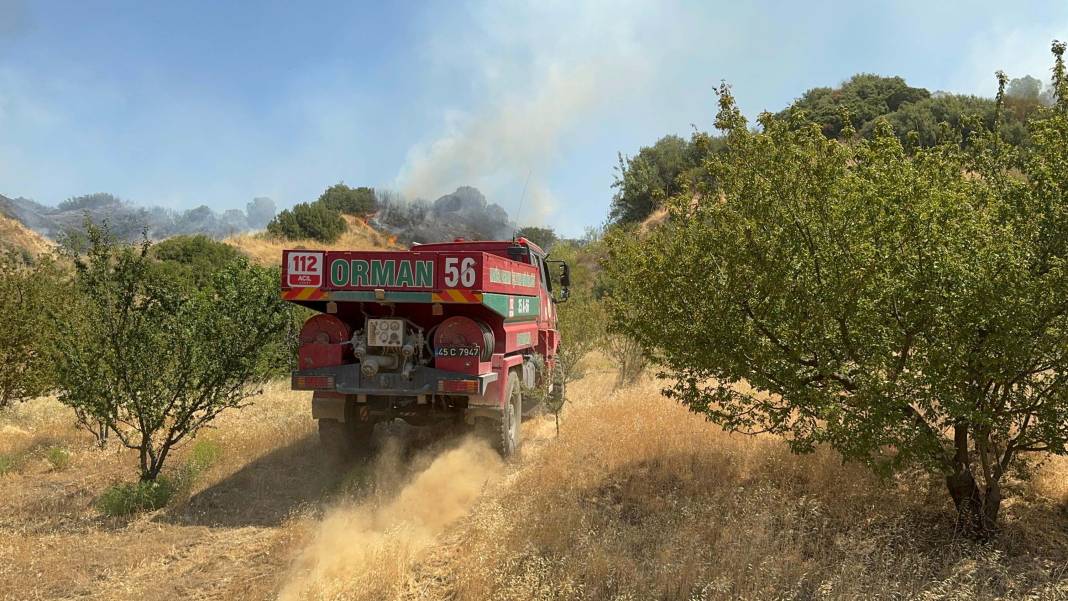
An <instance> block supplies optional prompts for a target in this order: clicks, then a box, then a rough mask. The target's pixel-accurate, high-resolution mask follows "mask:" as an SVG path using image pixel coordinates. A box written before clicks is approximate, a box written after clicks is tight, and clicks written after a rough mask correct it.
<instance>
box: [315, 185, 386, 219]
mask: <svg viewBox="0 0 1068 601" xmlns="http://www.w3.org/2000/svg"><path fill="white" fill-rule="evenodd" d="M317 204H321V205H323V206H324V207H326V208H328V209H330V210H333V211H338V212H340V213H347V214H349V215H356V216H357V217H366V216H368V215H373V214H374V212H375V211H376V210H377V209H378V201H377V200H376V199H375V189H374V188H350V187H348V186H346V185H345V184H335V185H333V186H330V187H329V188H327V189H326V191H325V192H323V193H322V195H320V196H319V200H318V202H317Z"/></svg>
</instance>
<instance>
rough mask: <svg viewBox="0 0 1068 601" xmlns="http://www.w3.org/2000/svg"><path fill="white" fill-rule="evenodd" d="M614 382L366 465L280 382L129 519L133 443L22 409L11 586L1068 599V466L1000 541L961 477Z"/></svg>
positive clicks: (1018, 506)
mask: <svg viewBox="0 0 1068 601" xmlns="http://www.w3.org/2000/svg"><path fill="white" fill-rule="evenodd" d="M613 377H614V375H613V374H611V373H608V372H594V373H592V374H591V375H589V376H588V377H586V378H585V379H584V380H582V381H580V382H578V383H577V384H575V385H573V386H572V388H571V396H572V398H573V402H572V403H571V404H570V405H569V406H568V407H567V409H566V411H565V414H564V417H563V420H562V422H561V426H562V428H561V433H560V435H559V436H556V433H555V428H554V425H553V422H552V421H551V420H550V419H549V418H546V417H541V418H537V419H535V420H533V421H529V422H526V423H524V425H523V430H524V438H525V443H524V444H525V447H524V453H523V457H522V458H521V459H520V460H518V461H516V462H509V463H507V464H506V463H502V462H501V461H500V460H499V459H498V458H497V457H496V455H495V454H494V453H492V452H491V451H490V450H489V449H488V448H486V447H485V446H484V445H483V444H482V443H481V442H476V441H474V440H472V439H467V438H462V437H461V438H449V437H441V436H436V435H434V434H433V433H427V432H422V431H418V430H413V429H409V428H406V427H403V426H400V425H398V426H391V427H390V431H389V432H385V433H384V434H385V436H383V437H382V449H381V450H380V452H379V453H378V455H377V456H376V458H375V459H374V460H373V461H372V462H370V463H368V464H366V465H362V466H356V467H352V468H348V469H335V468H331V467H330V466H329V463H328V462H327V461H326V460H325V458H324V457H323V456H322V455H321V454H320V451H319V449H318V446H317V444H316V441H315V438H314V436H313V429H314V428H313V426H314V423H313V421H312V420H311V418H310V415H309V410H308V399H307V393H293V392H289V391H288V390H286V386H285V384H284V383H280V384H277V385H273V386H271V387H269V388H268V389H267V391H266V393H265V394H264V395H263V396H261V397H258V398H257V400H256V402H255V403H254V404H253V405H252V406H251V407H249V408H247V409H245V410H243V411H241V412H233V413H230V414H224V417H223V418H222V419H221V420H220V421H219V422H218V424H217V428H215V429H213V430H210V431H207V432H205V433H204V434H202V435H201V436H200V437H199V438H198V441H199V442H194V443H190V444H187V445H186V446H185V447H183V449H182V451H181V453H180V454H179V456H178V457H176V458H175V459H174V461H173V463H172V468H173V470H181V469H182V467H183V466H185V465H188V463H189V461H190V457H192V456H193V455H194V454H196V453H197V450H196V449H197V448H198V446H199V447H201V448H210V449H213V450H214V451H213V453H211V455H217V458H215V460H214V461H213V462H212V463H211V464H210V465H207V466H206V467H205V468H204V469H203V470H201V472H200V473H199V475H198V476H197V478H196V479H195V480H194V481H193V482H192V483H191V484H190V485H188V486H187V487H186V489H185V490H183V492H182V493H180V495H179V497H178V498H177V499H176V500H175V501H174V502H172V503H171V505H169V506H168V507H166V508H164V509H161V510H158V511H155V512H151V513H147V514H142V515H139V516H135V517H128V518H114V517H107V516H105V515H103V514H102V513H101V512H100V511H99V510H98V509H97V507H96V503H95V501H96V499H97V498H98V497H99V495H100V494H101V493H102V491H103V490H104V489H106V488H107V487H108V486H109V484H111V483H113V482H116V481H119V480H123V479H129V478H130V477H131V476H132V475H133V474H134V473H135V463H136V462H135V457H134V456H133V454H132V453H131V452H128V451H121V450H118V449H105V450H100V449H97V448H95V447H94V446H93V445H92V444H91V438H90V437H89V436H88V435H87V434H84V433H82V432H80V431H78V430H76V429H75V428H74V427H73V416H72V415H71V414H70V413H69V411H68V410H66V409H65V408H63V407H62V406H60V405H59V404H58V403H56V402H55V401H54V400H50V399H38V400H35V401H32V402H30V403H27V404H24V405H21V406H18V407H16V408H15V409H13V410H11V411H9V412H7V413H5V414H3V415H0V472H3V475H0V599H4V600H29V599H273V598H280V599H283V600H298V599H470V600H475V599H618V600H623V599H687V600H688V599H737V598H741V599H861V598H871V599H912V598H916V599H1050V600H1052V599H1066V598H1068V462H1065V461H1063V460H1055V461H1049V462H1046V463H1044V464H1041V465H1037V466H1033V467H1034V469H1035V470H1036V474H1037V475H1036V478H1035V479H1034V481H1033V482H1032V483H1030V484H1023V483H1016V484H1014V486H1013V498H1012V500H1011V501H1010V502H1009V503H1008V506H1007V507H1006V508H1005V520H1004V525H1005V529H1004V533H1003V535H1002V536H1001V538H1000V539H999V540H998V541H997V542H995V543H993V544H990V545H986V546H979V545H975V544H973V543H969V542H967V541H964V540H960V539H958V538H956V537H955V536H954V534H953V527H952V526H953V520H952V512H951V507H950V506H949V503H948V502H947V500H946V498H945V496H944V493H943V491H942V488H941V485H940V483H939V482H936V481H932V480H930V479H928V478H926V477H923V476H921V475H918V474H909V475H905V476H902V477H899V478H895V479H893V480H889V481H880V480H878V479H876V478H875V477H873V476H871V475H869V474H868V473H866V472H865V471H864V470H863V469H861V468H859V467H857V466H853V465H843V464H842V463H841V462H840V461H839V459H838V458H837V457H836V456H835V455H834V454H833V453H831V452H818V453H816V454H814V455H810V456H803V457H796V456H793V455H790V454H789V453H788V452H787V450H786V449H785V447H784V445H783V444H782V443H781V442H780V441H778V440H775V439H774V438H771V437H763V438H752V437H743V436H737V435H735V436H731V435H727V434H724V433H723V432H721V431H719V430H718V429H717V428H716V427H715V426H712V425H710V424H707V423H706V422H704V421H703V420H702V419H701V418H699V417H696V416H693V415H691V414H689V413H687V412H686V411H685V410H684V409H683V408H681V407H679V406H677V405H675V404H673V403H672V402H671V401H668V400H666V399H664V398H662V397H661V396H660V395H659V394H658V392H657V385H656V384H655V383H654V382H645V383H643V384H641V385H639V386H636V387H633V388H630V389H626V390H622V391H617V392H610V390H611V385H612V381H613ZM204 441H208V442H204ZM57 449H59V450H58V451H57ZM63 457H66V459H65V460H64V459H63Z"/></svg>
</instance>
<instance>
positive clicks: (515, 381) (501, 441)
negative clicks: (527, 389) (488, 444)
mask: <svg viewBox="0 0 1068 601" xmlns="http://www.w3.org/2000/svg"><path fill="white" fill-rule="evenodd" d="M522 422H523V387H522V386H520V385H519V375H518V374H516V372H514V371H510V372H508V400H507V401H505V403H504V407H502V408H501V419H500V420H499V421H497V423H495V424H494V425H495V426H496V428H495V430H496V432H495V433H494V437H493V438H494V446H495V447H496V448H497V452H498V453H500V454H501V457H512V456H514V455H517V454H518V453H519V442H520V438H519V426H520V424H521V423H522Z"/></svg>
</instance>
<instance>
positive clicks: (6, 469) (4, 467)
mask: <svg viewBox="0 0 1068 601" xmlns="http://www.w3.org/2000/svg"><path fill="white" fill-rule="evenodd" d="M18 459H19V458H18V457H16V456H14V455H0V476H4V475H6V474H9V473H12V472H14V471H15V470H16V469H18V467H19V460H18Z"/></svg>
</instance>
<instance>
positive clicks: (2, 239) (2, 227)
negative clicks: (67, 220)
mask: <svg viewBox="0 0 1068 601" xmlns="http://www.w3.org/2000/svg"><path fill="white" fill-rule="evenodd" d="M53 246H54V244H53V243H52V242H51V241H49V240H48V239H47V238H45V237H44V236H42V235H40V234H38V233H37V232H35V231H33V230H31V229H29V228H27V227H26V226H24V225H22V223H21V222H19V221H18V220H16V219H12V218H11V217H8V216H6V215H4V214H3V213H0V250H2V251H7V250H15V251H17V252H24V253H27V254H29V255H31V256H36V255H40V254H42V253H46V252H48V251H49V250H50V249H51V248H52V247H53Z"/></svg>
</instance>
